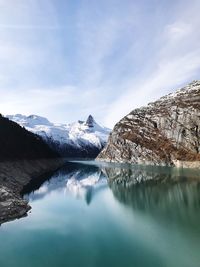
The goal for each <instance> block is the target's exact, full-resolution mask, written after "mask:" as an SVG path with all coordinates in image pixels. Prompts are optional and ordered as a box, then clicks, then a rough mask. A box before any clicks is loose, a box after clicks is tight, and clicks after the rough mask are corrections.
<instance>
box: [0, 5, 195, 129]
mask: <svg viewBox="0 0 200 267" xmlns="http://www.w3.org/2000/svg"><path fill="white" fill-rule="evenodd" d="M199 10H200V1H198V0H190V1H188V0H140V1H139V0H123V1H122V0H98V1H97V0H82V1H81V0H0V12H1V15H0V96H1V97H0V112H2V113H3V114H16V113H22V114H26V115H29V114H38V115H42V116H45V117H47V118H49V119H50V120H51V121H54V122H72V121H76V120H78V119H85V118H86V117H87V116H88V115H89V114H92V115H93V116H94V117H95V118H96V120H97V121H99V122H100V123H102V124H104V125H106V126H108V127H112V126H113V125H114V124H115V123H116V122H117V121H118V120H119V119H121V118H122V117H123V116H124V115H126V114H127V113H129V112H130V111H131V110H132V109H134V108H136V107H139V106H143V105H146V104H147V103H148V102H151V101H153V100H155V99H157V98H158V97H160V96H162V95H164V94H167V93H169V92H173V91H174V90H175V89H177V88H179V87H181V86H182V85H184V84H186V83H187V82H190V81H192V80H194V79H199V78H200V75H199V70H200V45H199V43H200V31H199V29H200V18H199Z"/></svg>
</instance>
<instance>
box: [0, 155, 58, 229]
mask: <svg viewBox="0 0 200 267" xmlns="http://www.w3.org/2000/svg"><path fill="white" fill-rule="evenodd" d="M62 164H63V160H62V159H59V158H58V159H38V160H18V161H3V162H0V224H1V223H4V222H6V221H10V220H13V219H16V218H20V217H23V216H25V215H26V214H27V212H28V211H29V210H30V209H31V207H30V206H29V205H28V202H27V201H25V200H24V199H23V198H22V191H23V190H24V188H25V187H26V186H27V185H30V184H31V183H34V184H35V183H37V182H38V183H39V182H40V179H44V176H45V177H46V178H48V173H50V172H53V171H55V170H56V169H57V168H59V167H60V166H62Z"/></svg>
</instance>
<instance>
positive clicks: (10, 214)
mask: <svg viewBox="0 0 200 267" xmlns="http://www.w3.org/2000/svg"><path fill="white" fill-rule="evenodd" d="M30 209H31V207H30V206H29V205H28V203H27V201H26V200H24V199H22V198H21V197H20V196H18V195H17V194H14V193H13V191H12V190H10V189H8V188H7V187H0V224H1V223H3V222H7V221H10V220H13V219H16V218H21V217H23V216H26V215H27V212H28V211H29V210H30Z"/></svg>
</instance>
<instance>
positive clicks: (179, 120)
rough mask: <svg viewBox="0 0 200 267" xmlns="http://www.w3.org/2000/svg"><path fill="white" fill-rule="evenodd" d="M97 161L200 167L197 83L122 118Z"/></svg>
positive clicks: (199, 90)
mask: <svg viewBox="0 0 200 267" xmlns="http://www.w3.org/2000/svg"><path fill="white" fill-rule="evenodd" d="M97 159H98V160H103V161H109V162H128V163H138V164H143V163H145V164H153V165H170V166H174V165H180V164H182V165H184V166H187V167H190V163H193V167H196V166H200V81H194V82H192V83H190V84H188V85H187V86H186V87H184V88H181V89H179V90H177V91H176V92H175V93H172V94H169V95H167V96H164V97H162V98H160V99H159V100H158V101H155V102H153V103H149V104H148V105H147V106H146V107H142V108H139V109H135V110H133V111H132V112H131V113H129V114H128V115H127V116H125V117H124V118H123V119H122V120H120V121H119V122H118V123H117V124H116V125H115V127H114V129H113V131H112V133H111V135H110V137H109V140H108V144H107V145H106V147H105V148H104V149H103V150H102V152H101V153H100V154H99V156H98V158H97ZM194 162H195V164H194Z"/></svg>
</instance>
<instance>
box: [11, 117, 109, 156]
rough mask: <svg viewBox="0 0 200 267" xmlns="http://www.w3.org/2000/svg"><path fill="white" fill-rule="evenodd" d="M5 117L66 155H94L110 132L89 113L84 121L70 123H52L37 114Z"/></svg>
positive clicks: (104, 142)
mask: <svg viewBox="0 0 200 267" xmlns="http://www.w3.org/2000/svg"><path fill="white" fill-rule="evenodd" d="M7 118H9V119H10V120H12V121H15V122H17V123H18V124H20V125H21V126H23V127H25V128H26V129H27V130H29V131H31V132H33V133H35V134H38V135H40V136H41V137H42V138H43V140H44V141H45V142H46V143H47V144H49V145H50V146H51V148H53V149H54V150H56V151H57V152H58V153H60V155H62V156H66V157H91V158H92V157H96V156H97V155H98V153H99V152H100V151H101V150H102V149H103V147H104V146H105V144H106V142H107V139H108V135H109V133H110V130H109V129H108V128H105V127H103V126H100V125H99V124H97V123H96V121H95V120H94V118H93V117H92V116H91V115H90V116H89V117H88V118H87V120H86V121H78V122H75V123H71V124H54V123H52V122H50V121H48V120H47V119H46V118H43V117H40V116H37V115H30V116H24V115H21V114H16V115H8V116H7Z"/></svg>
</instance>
